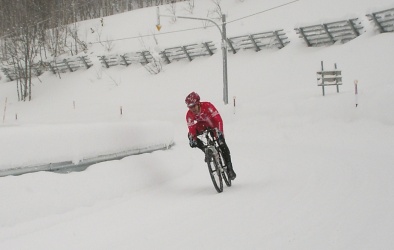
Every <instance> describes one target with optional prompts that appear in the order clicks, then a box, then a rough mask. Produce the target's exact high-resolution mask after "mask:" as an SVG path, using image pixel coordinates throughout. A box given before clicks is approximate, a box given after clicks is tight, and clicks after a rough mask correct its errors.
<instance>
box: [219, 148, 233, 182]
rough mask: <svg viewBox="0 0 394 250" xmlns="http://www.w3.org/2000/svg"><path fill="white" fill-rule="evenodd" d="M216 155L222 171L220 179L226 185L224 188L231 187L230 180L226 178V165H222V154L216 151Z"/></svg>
mask: <svg viewBox="0 0 394 250" xmlns="http://www.w3.org/2000/svg"><path fill="white" fill-rule="evenodd" d="M218 154H219V161H220V165H221V166H222V170H223V171H222V173H221V174H222V178H223V180H224V183H226V186H227V187H231V179H230V177H228V168H227V165H225V164H223V163H225V161H224V158H223V155H222V152H221V151H218Z"/></svg>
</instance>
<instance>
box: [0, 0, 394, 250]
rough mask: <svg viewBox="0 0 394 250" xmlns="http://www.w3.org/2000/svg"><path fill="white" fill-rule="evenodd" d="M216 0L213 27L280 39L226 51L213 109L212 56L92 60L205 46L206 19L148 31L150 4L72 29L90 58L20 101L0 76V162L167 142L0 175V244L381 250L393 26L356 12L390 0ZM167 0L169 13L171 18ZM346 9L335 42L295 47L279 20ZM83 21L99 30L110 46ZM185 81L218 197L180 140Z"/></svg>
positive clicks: (322, 17) (339, 14)
mask: <svg viewBox="0 0 394 250" xmlns="http://www.w3.org/2000/svg"><path fill="white" fill-rule="evenodd" d="M222 2H223V3H222V9H223V11H224V12H225V13H226V14H227V20H228V21H229V24H228V26H227V33H228V35H229V36H237V35H244V34H248V33H254V32H263V31H270V30H273V29H283V30H284V31H285V32H286V34H287V36H288V37H289V41H290V43H289V44H288V45H287V46H286V47H285V48H283V49H280V50H279V49H267V50H262V51H260V52H254V51H253V50H250V51H240V52H239V53H237V54H231V53H229V55H228V70H229V71H228V73H229V76H228V79H229V96H230V99H231V100H230V104H229V105H224V104H223V101H222V88H223V85H222V58H221V54H220V52H218V53H216V54H214V55H213V56H211V57H201V58H198V59H195V60H193V61H192V62H188V61H187V60H183V61H179V62H173V63H171V64H168V65H167V64H166V65H164V67H163V71H162V72H161V73H160V74H157V75H151V74H149V72H148V71H147V70H146V69H145V68H143V67H142V66H141V65H130V66H128V67H124V66H116V67H112V68H109V69H106V68H104V67H102V66H101V64H100V62H99V60H98V58H97V56H98V55H103V54H116V53H124V52H133V51H140V50H142V49H144V48H148V49H163V48H167V47H170V46H179V45H184V44H189V43H196V42H201V41H214V42H215V43H216V44H217V46H218V48H220V35H219V32H218V31H217V29H216V28H215V27H213V28H206V29H194V28H197V27H201V26H202V25H203V24H202V23H201V22H200V21H191V20H185V19H178V20H177V21H176V22H175V23H172V22H171V19H162V20H161V25H162V26H163V27H162V29H161V31H160V32H158V31H156V30H155V25H156V9H155V8H148V9H141V10H136V11H132V12H129V13H123V14H120V15H116V16H111V17H106V18H104V26H100V20H91V21H85V22H83V23H81V24H79V29H80V32H81V36H82V37H84V38H85V39H86V40H87V41H89V42H91V43H92V45H91V47H90V50H89V51H88V52H87V54H88V55H89V57H91V58H92V60H93V63H94V66H93V67H91V68H90V69H88V70H79V71H76V72H74V73H65V74H62V75H61V78H59V77H58V76H56V75H53V74H52V73H51V72H46V73H44V75H42V76H41V77H40V80H38V79H36V80H35V81H34V88H33V100H32V101H31V102H25V103H23V102H18V101H17V96H16V89H15V84H14V83H12V82H6V81H5V79H4V78H3V79H2V81H1V83H0V107H1V110H2V111H3V108H4V104H5V100H6V99H7V108H6V111H5V115H4V122H3V123H2V124H1V127H0V138H1V139H2V142H3V143H2V144H1V146H0V155H1V157H0V168H1V169H6V168H8V167H9V166H21V165H29V164H33V165H34V164H43V163H49V162H58V161H64V160H69V161H73V162H78V161H80V160H81V159H84V158H85V157H92V156H95V155H97V154H105V153H113V152H117V151H123V150H128V149H130V148H134V147H138V146H141V147H146V146H147V145H151V144H157V143H165V144H166V143H167V144H168V143H174V146H173V147H171V148H170V149H168V150H161V151H156V152H153V153H149V154H141V155H136V156H130V157H126V158H123V159H122V160H116V161H109V162H103V163H99V164H95V165H92V166H90V167H89V168H88V169H86V170H85V171H83V172H73V173H69V174H56V173H50V172H37V173H32V174H25V175H20V176H7V177H2V178H0V197H1V198H2V203H1V205H0V212H1V213H0V248H1V249H18V250H19V249H29V250H30V249H222V248H227V249H346V250H348V249H355V250H356V249H357V250H359V249H391V248H392V246H393V245H394V240H393V239H394V237H393V236H394V235H393V232H394V227H393V225H394V213H393V211H394V199H393V198H392V197H394V194H393V190H394V184H393V182H392V176H393V174H394V170H393V168H392V165H393V162H394V156H393V154H392V148H393V147H394V140H393V139H394V129H393V125H394V115H393V112H392V110H393V109H394V99H393V98H392V96H394V80H393V77H392V65H393V64H392V56H393V55H394V47H393V42H394V33H386V34H380V33H379V32H377V30H376V28H375V27H374V26H373V25H372V24H371V22H369V21H368V19H367V18H366V17H365V15H366V14H369V13H371V12H373V11H379V10H384V9H387V8H393V7H394V6H393V3H392V1H389V0H378V1H374V2H371V1H367V0H360V1H357V3H355V1H351V0H330V1H328V0H324V1H318V2H317V1H313V0H300V1H297V2H294V3H292V4H289V5H286V6H284V7H282V8H277V9H273V10H271V11H264V10H269V9H272V8H274V7H275V6H278V5H281V4H285V3H286V2H285V1H282V2H278V1H269V0H245V1H243V2H242V1H238V0H226V1H222ZM182 4H184V3H180V4H179V5H178V6H179V8H178V12H177V14H178V15H187V13H186V12H185V10H183V6H182ZM211 9H212V2H211V1H210V0H199V1H196V8H195V11H194V14H193V16H195V17H205V16H206V13H207V11H208V10H211ZM161 11H162V12H163V13H165V11H166V9H165V7H162V9H161ZM255 13H260V14H256V15H252V14H255ZM244 17H245V18H244ZM349 18H359V19H360V20H361V22H362V24H363V26H364V33H363V34H362V35H361V36H359V37H358V38H356V39H354V40H352V41H350V42H348V43H346V44H341V43H338V44H334V45H332V46H324V47H317V48H311V47H307V46H306V45H305V43H304V41H303V40H302V39H300V38H298V35H297V34H296V33H295V31H294V28H297V27H299V26H301V25H314V24H319V23H324V22H332V21H338V20H344V19H349ZM232 20H238V21H234V22H231V21H232ZM230 22H231V23H230ZM91 28H92V29H94V30H95V31H96V32H95V33H92V32H90V30H91ZM99 29H100V30H99ZM179 30H188V31H182V32H175V31H179ZM98 31H100V34H101V37H102V38H104V39H108V40H114V44H113V48H112V50H111V51H106V50H105V46H102V45H101V44H100V43H99V42H98V40H97V39H98V37H97V32H98ZM152 34H156V35H155V37H156V39H157V41H158V45H157V44H155V39H153V37H152V36H148V35H152ZM145 35H146V36H145ZM141 37H143V38H141ZM321 61H324V64H325V66H326V67H327V69H330V68H331V69H332V68H333V65H334V63H336V64H337V66H338V68H339V69H340V70H342V74H343V85H342V86H340V92H339V93H336V89H335V87H327V88H326V96H324V97H323V96H322V92H321V88H320V87H317V83H316V71H318V70H320V63H321ZM355 80H357V81H358V100H357V101H358V106H357V107H356V106H355V104H356V96H355V94H354V81H355ZM191 91H196V92H198V93H199V94H200V95H201V97H202V99H203V100H207V101H211V102H212V103H214V104H215V105H216V107H217V108H218V109H219V111H220V112H221V114H222V117H223V119H224V132H225V135H226V140H227V142H228V145H229V147H230V150H231V153H232V158H233V164H234V169H235V171H236V172H237V175H238V177H237V179H236V180H235V181H234V183H233V186H232V187H230V188H225V190H224V192H223V193H221V194H217V193H216V191H215V189H214V187H213V185H212V183H211V180H210V178H209V175H208V172H207V168H206V166H205V164H204V161H203V155H202V153H201V152H200V151H199V150H195V149H191V148H190V147H189V145H188V140H187V137H186V134H187V128H186V123H185V114H186V111H187V109H186V107H185V105H184V99H185V97H186V95H187V94H188V93H190V92H191ZM233 97H235V98H236V106H235V107H234V106H233V102H232V101H233ZM120 109H122V114H120ZM16 117H17V119H15V118H16Z"/></svg>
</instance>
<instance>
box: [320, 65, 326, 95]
mask: <svg viewBox="0 0 394 250" xmlns="http://www.w3.org/2000/svg"><path fill="white" fill-rule="evenodd" d="M321 85H322V86H321V87H322V89H323V96H324V95H325V93H324V67H323V61H321Z"/></svg>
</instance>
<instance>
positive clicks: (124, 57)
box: [119, 55, 129, 67]
mask: <svg viewBox="0 0 394 250" xmlns="http://www.w3.org/2000/svg"><path fill="white" fill-rule="evenodd" d="M119 56H120V58H122V60H123V62H124V64H125V65H126V67H127V66H129V63H128V62H127V60H126V56H125V55H119Z"/></svg>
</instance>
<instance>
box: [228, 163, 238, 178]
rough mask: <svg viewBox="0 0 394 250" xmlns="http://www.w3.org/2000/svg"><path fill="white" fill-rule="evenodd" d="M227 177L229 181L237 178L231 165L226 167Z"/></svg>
mask: <svg viewBox="0 0 394 250" xmlns="http://www.w3.org/2000/svg"><path fill="white" fill-rule="evenodd" d="M227 172H228V177H229V178H230V180H234V179H235V178H236V177H237V174H236V173H235V172H234V169H233V164H231V163H229V164H228V166H227Z"/></svg>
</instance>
